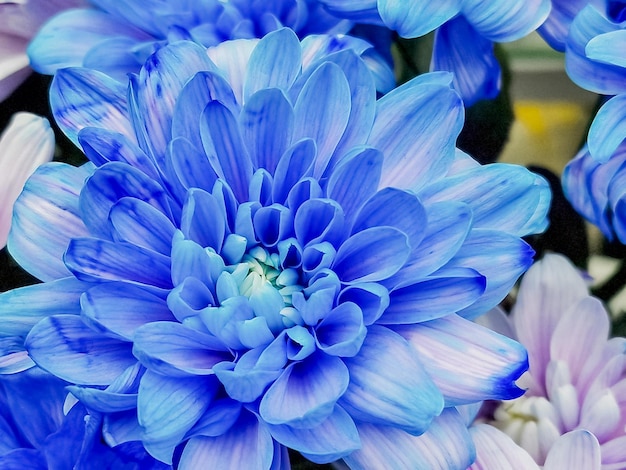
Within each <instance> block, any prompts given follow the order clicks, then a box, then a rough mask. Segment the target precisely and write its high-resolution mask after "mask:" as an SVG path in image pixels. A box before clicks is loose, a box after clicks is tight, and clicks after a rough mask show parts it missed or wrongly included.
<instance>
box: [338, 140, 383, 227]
mask: <svg viewBox="0 0 626 470" xmlns="http://www.w3.org/2000/svg"><path fill="white" fill-rule="evenodd" d="M382 165H383V154H382V153H380V152H379V151H378V150H376V149H373V148H370V147H361V148H355V149H354V150H353V151H351V152H349V153H348V155H346V156H345V157H344V158H343V159H342V160H341V162H339V164H338V165H337V166H336V167H335V168H334V169H333V172H332V174H331V175H330V178H329V179H328V187H327V192H328V197H330V198H331V199H333V200H335V201H337V202H338V203H339V205H341V207H342V208H343V212H344V214H346V215H347V216H348V217H347V219H348V220H347V222H348V223H350V222H351V221H352V219H353V218H354V217H355V215H356V214H357V213H358V212H357V211H358V209H359V208H360V207H361V206H362V205H363V203H364V202H365V201H366V200H367V199H368V198H369V197H370V196H371V195H372V194H374V193H375V192H376V189H377V188H378V182H379V181H380V173H381V169H382Z"/></svg>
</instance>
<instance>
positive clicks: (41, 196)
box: [8, 162, 92, 281]
mask: <svg viewBox="0 0 626 470" xmlns="http://www.w3.org/2000/svg"><path fill="white" fill-rule="evenodd" d="M91 168H92V167H91V166H90V165H84V166H82V167H79V168H77V167H73V166H70V165H66V164H63V163H56V162H52V163H47V164H45V165H42V166H41V167H39V169H38V170H37V171H36V172H35V173H34V174H33V176H31V177H30V179H29V180H28V181H27V182H26V184H25V185H24V191H22V194H21V195H20V197H19V198H18V199H17V201H16V202H15V206H14V213H13V225H12V227H11V232H10V233H9V240H8V248H9V251H10V253H11V255H12V256H13V257H14V258H15V259H16V261H17V262H18V263H19V264H20V266H22V268H24V269H25V270H26V271H28V272H29V273H31V274H32V275H33V276H35V277H37V278H39V279H41V280H42V281H51V280H54V279H61V278H64V277H67V276H68V275H69V274H70V272H69V271H68V269H67V268H66V267H65V264H64V263H63V253H64V252H65V250H66V249H67V246H68V244H69V242H70V240H71V239H72V238H74V237H82V236H86V235H87V234H88V232H87V228H86V227H85V225H84V223H83V221H82V220H81V217H80V210H79V207H78V194H79V193H80V191H81V189H82V187H83V184H84V181H85V178H87V176H89V173H90V171H91Z"/></svg>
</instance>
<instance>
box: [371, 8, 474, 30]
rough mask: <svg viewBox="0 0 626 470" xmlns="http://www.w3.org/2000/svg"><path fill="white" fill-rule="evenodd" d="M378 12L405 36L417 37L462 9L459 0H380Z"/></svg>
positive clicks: (388, 23) (392, 27) (389, 26)
mask: <svg viewBox="0 0 626 470" xmlns="http://www.w3.org/2000/svg"><path fill="white" fill-rule="evenodd" d="M377 3H378V13H379V14H380V17H381V18H382V20H383V22H384V23H385V25H386V26H387V27H388V28H390V29H393V30H395V31H397V32H398V34H400V36H402V37H405V38H416V37H419V36H424V35H425V34H427V33H430V32H431V31H433V30H434V29H435V28H437V27H439V26H441V25H442V24H443V23H445V22H446V21H448V20H449V19H450V18H452V17H453V16H455V15H457V14H458V13H459V11H460V9H461V4H462V2H460V1H459V0H441V1H438V2H422V1H414V0H409V1H406V2H404V3H401V2H398V1H397V0H378V2H377Z"/></svg>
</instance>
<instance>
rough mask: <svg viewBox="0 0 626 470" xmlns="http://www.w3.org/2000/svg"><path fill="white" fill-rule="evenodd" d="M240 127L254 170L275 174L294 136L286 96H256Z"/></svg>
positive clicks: (263, 92)
mask: <svg viewBox="0 0 626 470" xmlns="http://www.w3.org/2000/svg"><path fill="white" fill-rule="evenodd" d="M280 57H282V55H281V56H280ZM239 125H240V126H241V134H242V137H243V138H244V141H245V142H246V147H247V149H248V151H249V152H250V158H251V159H252V163H253V165H254V168H264V169H265V170H267V171H268V172H269V173H271V174H274V172H275V170H276V165H277V164H278V161H279V158H280V157H281V156H282V155H283V153H284V152H285V150H287V148H288V147H289V146H290V145H291V140H292V136H293V127H294V111H293V108H292V107H291V104H290V103H289V101H288V100H287V98H286V96H285V95H284V94H283V92H282V91H281V90H277V89H275V88H270V89H266V90H260V91H258V92H256V93H255V94H254V95H252V96H251V97H250V98H249V99H248V100H247V101H246V104H245V106H244V107H243V110H242V111H241V114H240V115H239Z"/></svg>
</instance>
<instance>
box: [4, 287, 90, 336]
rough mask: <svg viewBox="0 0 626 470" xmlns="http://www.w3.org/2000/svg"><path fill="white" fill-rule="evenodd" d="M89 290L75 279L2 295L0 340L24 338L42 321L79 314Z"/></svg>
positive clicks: (23, 288)
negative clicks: (81, 303) (82, 301)
mask: <svg viewBox="0 0 626 470" xmlns="http://www.w3.org/2000/svg"><path fill="white" fill-rule="evenodd" d="M88 287H89V284H85V283H83V282H81V281H78V280H77V279H74V278H73V277H68V278H63V279H58V280H56V281H51V282H46V283H42V284H35V285H32V286H26V287H20V288H18V289H13V290H9V291H7V292H3V293H1V294H0V305H2V314H0V336H3V337H6V336H21V337H25V336H26V335H27V334H28V332H29V331H30V329H31V328H32V327H33V326H34V325H35V324H36V323H37V322H38V321H39V320H41V319H42V318H45V317H48V316H50V315H58V314H71V315H79V314H80V302H79V299H80V295H81V294H82V293H83V292H84V291H85V290H86V289H87V288H88Z"/></svg>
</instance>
